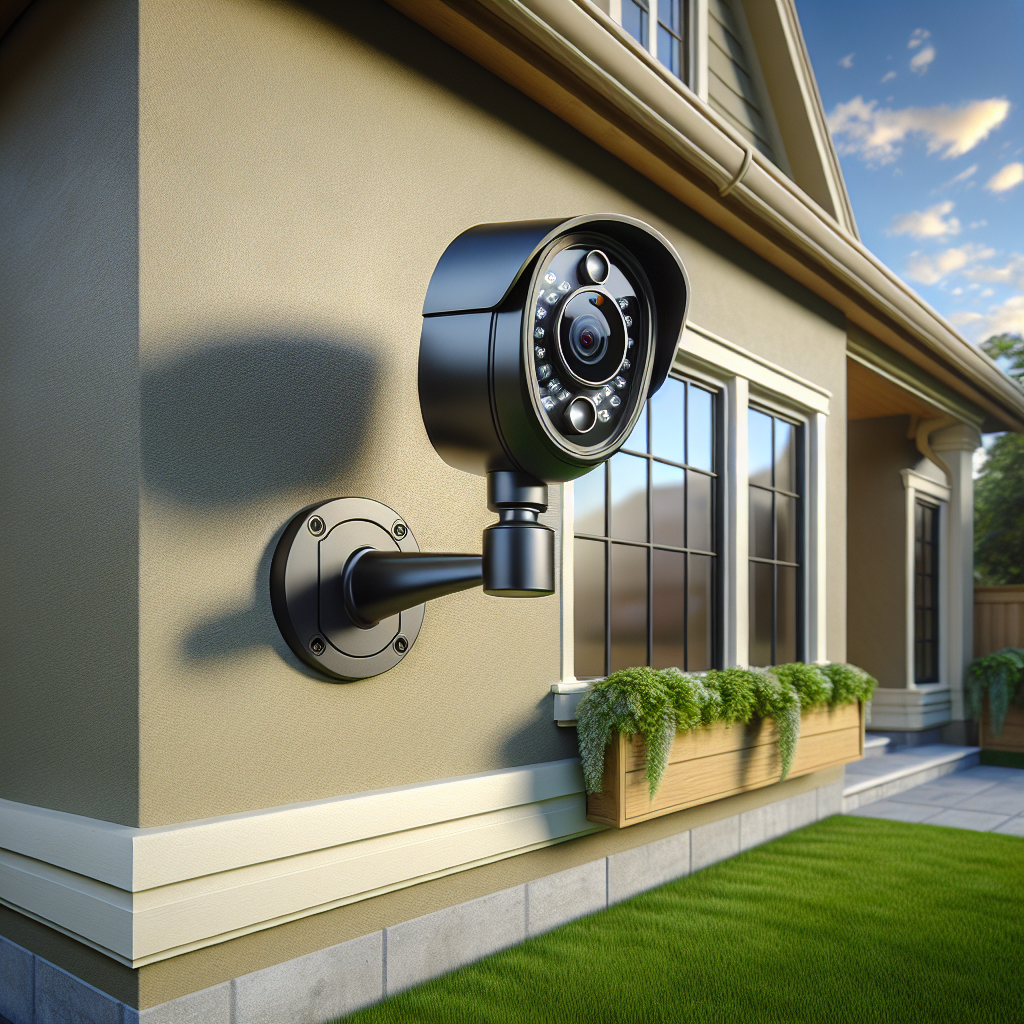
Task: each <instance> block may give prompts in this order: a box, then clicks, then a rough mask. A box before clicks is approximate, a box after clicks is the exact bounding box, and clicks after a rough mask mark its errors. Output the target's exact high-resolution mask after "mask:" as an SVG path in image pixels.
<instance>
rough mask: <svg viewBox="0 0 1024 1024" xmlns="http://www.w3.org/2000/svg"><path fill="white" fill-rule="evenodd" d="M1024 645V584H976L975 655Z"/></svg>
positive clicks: (979, 655) (978, 656)
mask: <svg viewBox="0 0 1024 1024" xmlns="http://www.w3.org/2000/svg"><path fill="white" fill-rule="evenodd" d="M1004 647H1024V586H1022V585H1021V584H1014V585H1013V586H1009V587H975V588H974V656H975V657H976V658H980V657H981V656H982V655H983V654H991V653H992V652H993V651H999V650H1002V648H1004Z"/></svg>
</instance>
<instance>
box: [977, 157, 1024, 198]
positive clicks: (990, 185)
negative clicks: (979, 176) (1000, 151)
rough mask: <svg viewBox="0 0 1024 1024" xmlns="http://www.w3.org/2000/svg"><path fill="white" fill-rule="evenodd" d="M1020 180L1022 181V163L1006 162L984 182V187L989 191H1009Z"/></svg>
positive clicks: (1023, 170)
mask: <svg viewBox="0 0 1024 1024" xmlns="http://www.w3.org/2000/svg"><path fill="white" fill-rule="evenodd" d="M1022 181H1024V164H1022V163H1014V164H1007V165H1006V166H1005V167H1003V168H1002V169H1001V170H998V171H996V173H995V174H993V175H992V177H991V178H989V179H988V181H987V182H985V188H987V189H988V190H989V192H1009V191H1010V189H1011V188H1014V187H1015V186H1017V185H1019V184H1020V183H1021V182H1022Z"/></svg>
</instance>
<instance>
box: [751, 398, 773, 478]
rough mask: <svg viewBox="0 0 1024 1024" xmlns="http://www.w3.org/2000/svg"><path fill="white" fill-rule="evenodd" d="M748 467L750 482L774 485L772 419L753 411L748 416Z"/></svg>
mask: <svg viewBox="0 0 1024 1024" xmlns="http://www.w3.org/2000/svg"><path fill="white" fill-rule="evenodd" d="M747 453H748V454H747V466H748V471H749V473H750V482H751V483H752V484H757V485H758V486H760V487H771V485H772V418H771V416H766V415H765V414H764V413H763V412H758V411H757V410H756V409H751V410H750V411H749V413H748V415H747Z"/></svg>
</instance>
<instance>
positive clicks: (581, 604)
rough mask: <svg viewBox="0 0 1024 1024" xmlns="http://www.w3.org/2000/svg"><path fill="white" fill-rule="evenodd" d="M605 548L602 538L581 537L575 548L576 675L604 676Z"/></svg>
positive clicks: (574, 614) (584, 677)
mask: <svg viewBox="0 0 1024 1024" xmlns="http://www.w3.org/2000/svg"><path fill="white" fill-rule="evenodd" d="M604 551H605V545H604V544H603V543H601V541H599V540H578V541H576V543H575V545H574V548H573V559H574V571H573V580H574V584H575V595H574V598H573V601H574V604H575V608H574V610H573V619H574V622H575V659H576V675H577V676H579V677H580V678H581V679H586V678H588V677H590V676H603V675H604V594H605V590H604Z"/></svg>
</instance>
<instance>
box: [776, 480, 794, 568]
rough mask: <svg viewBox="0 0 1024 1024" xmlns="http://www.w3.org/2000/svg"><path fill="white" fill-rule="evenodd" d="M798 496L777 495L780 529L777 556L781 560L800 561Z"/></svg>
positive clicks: (778, 525)
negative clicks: (797, 540)
mask: <svg viewBox="0 0 1024 1024" xmlns="http://www.w3.org/2000/svg"><path fill="white" fill-rule="evenodd" d="M797 500H798V499H796V498H787V497H786V496H785V495H784V494H776V495H775V527H776V529H777V530H778V541H779V546H778V548H777V549H776V550H777V551H778V554H777V555H776V556H775V557H776V558H777V559H778V560H779V561H780V562H799V561H800V558H799V555H798V552H797V548H796V503H797Z"/></svg>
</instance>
